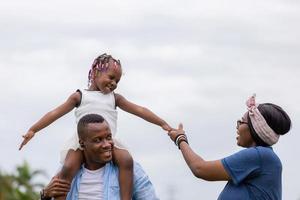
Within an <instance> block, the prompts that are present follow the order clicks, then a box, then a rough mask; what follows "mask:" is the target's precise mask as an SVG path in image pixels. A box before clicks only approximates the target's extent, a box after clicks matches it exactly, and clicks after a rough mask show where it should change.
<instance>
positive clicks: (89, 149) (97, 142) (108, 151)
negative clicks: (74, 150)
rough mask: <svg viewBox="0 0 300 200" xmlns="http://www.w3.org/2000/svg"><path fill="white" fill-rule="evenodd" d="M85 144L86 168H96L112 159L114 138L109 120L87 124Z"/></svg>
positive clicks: (83, 141) (83, 142)
mask: <svg viewBox="0 0 300 200" xmlns="http://www.w3.org/2000/svg"><path fill="white" fill-rule="evenodd" d="M86 129H87V130H86V132H85V137H84V138H83V139H80V143H81V144H83V145H84V146H83V151H84V156H85V159H86V163H85V164H86V166H85V167H86V168H88V169H91V170H94V169H98V168H99V167H102V166H104V165H105V164H106V163H107V162H109V161H111V159H112V150H113V146H114V143H113V140H112V134H111V131H110V128H109V126H108V124H107V122H105V121H104V122H103V123H91V124H88V125H87V126H86Z"/></svg>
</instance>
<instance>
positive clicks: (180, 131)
mask: <svg viewBox="0 0 300 200" xmlns="http://www.w3.org/2000/svg"><path fill="white" fill-rule="evenodd" d="M179 134H185V131H184V130H183V125H182V123H180V124H179V125H178V129H172V130H171V131H169V132H168V135H169V136H170V138H171V140H173V141H175V138H176V137H177V136H178V135H179Z"/></svg>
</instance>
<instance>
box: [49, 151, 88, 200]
mask: <svg viewBox="0 0 300 200" xmlns="http://www.w3.org/2000/svg"><path fill="white" fill-rule="evenodd" d="M82 163H83V154H82V151H81V150H79V149H77V150H76V151H74V150H71V149H70V150H69V151H68V154H67V156H66V158H65V163H64V165H63V167H62V169H61V171H60V172H59V173H58V177H59V178H61V179H64V180H67V181H69V182H72V180H73V178H74V176H75V175H76V173H77V171H78V170H79V169H80V166H81V164H82ZM65 199H66V196H62V197H57V198H55V200H65Z"/></svg>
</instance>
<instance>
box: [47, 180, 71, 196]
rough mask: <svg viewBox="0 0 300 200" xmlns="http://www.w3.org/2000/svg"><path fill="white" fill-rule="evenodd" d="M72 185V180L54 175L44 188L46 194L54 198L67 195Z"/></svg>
mask: <svg viewBox="0 0 300 200" xmlns="http://www.w3.org/2000/svg"><path fill="white" fill-rule="evenodd" d="M70 185H71V184H70V182H68V181H66V180H63V179H60V178H58V177H57V176H54V177H53V178H52V180H51V181H50V183H49V184H48V185H47V186H46V187H45V188H44V196H45V197H54V198H56V197H61V196H67V194H68V192H69V190H70Z"/></svg>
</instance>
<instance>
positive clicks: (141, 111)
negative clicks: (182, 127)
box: [115, 93, 172, 131]
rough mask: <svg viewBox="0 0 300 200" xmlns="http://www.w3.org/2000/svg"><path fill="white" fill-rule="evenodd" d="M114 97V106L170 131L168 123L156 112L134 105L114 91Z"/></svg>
mask: <svg viewBox="0 0 300 200" xmlns="http://www.w3.org/2000/svg"><path fill="white" fill-rule="evenodd" d="M115 99H116V106H118V107H119V108H121V109H122V110H124V111H126V112H129V113H131V114H134V115H136V116H138V117H140V118H143V119H144V120H146V121H148V122H151V123H153V124H156V125H158V126H160V127H162V128H163V129H164V130H166V131H171V130H172V128H171V127H170V126H169V124H168V123H167V122H166V121H165V120H163V119H161V118H160V117H158V116H157V115H156V114H154V113H153V112H152V111H151V110H149V109H148V108H145V107H142V106H139V105H136V104H134V103H132V102H130V101H128V100H127V99H125V98H124V97H123V96H122V95H120V94H116V93H115Z"/></svg>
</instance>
